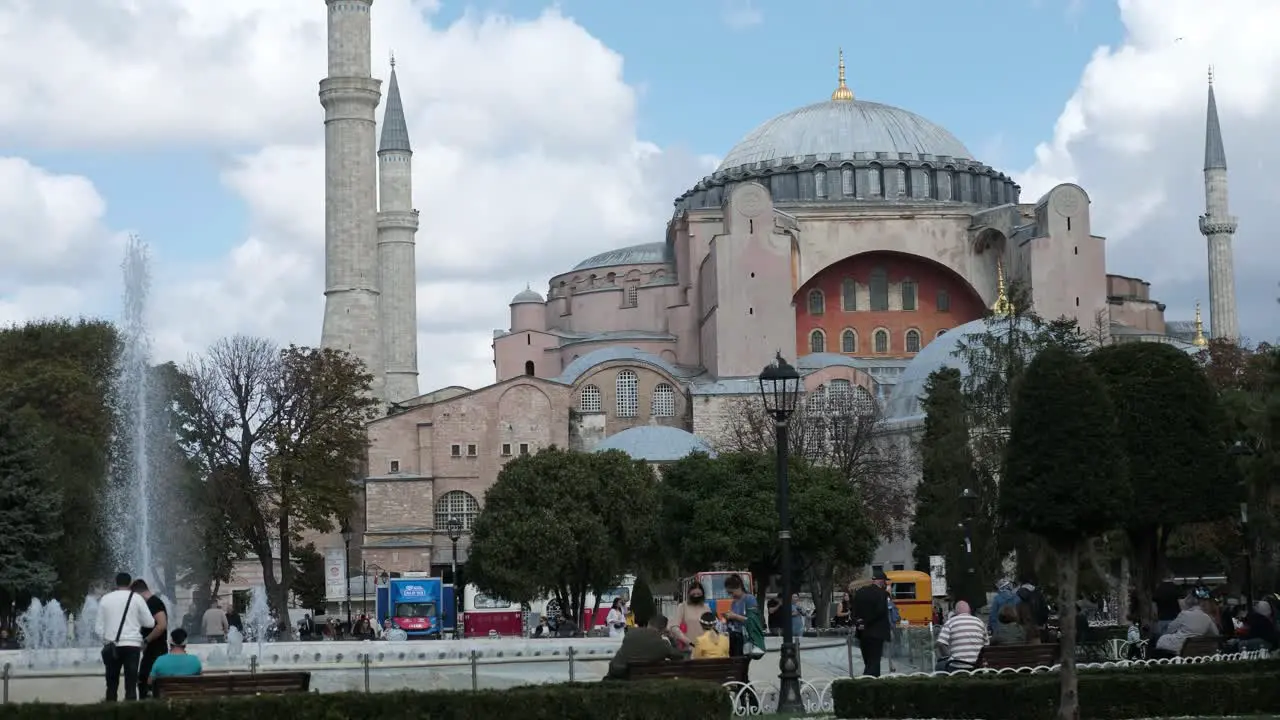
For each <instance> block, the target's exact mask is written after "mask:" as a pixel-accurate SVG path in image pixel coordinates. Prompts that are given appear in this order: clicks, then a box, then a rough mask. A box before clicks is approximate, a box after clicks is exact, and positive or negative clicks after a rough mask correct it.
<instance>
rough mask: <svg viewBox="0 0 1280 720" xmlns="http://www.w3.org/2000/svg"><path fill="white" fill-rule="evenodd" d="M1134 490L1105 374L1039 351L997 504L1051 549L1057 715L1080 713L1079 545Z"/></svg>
mask: <svg viewBox="0 0 1280 720" xmlns="http://www.w3.org/2000/svg"><path fill="white" fill-rule="evenodd" d="M1131 497H1132V494H1131V490H1130V486H1129V480H1128V476H1127V473H1126V466H1125V456H1124V450H1123V447H1122V445H1121V442H1120V439H1119V436H1118V433H1117V429H1116V421H1115V411H1114V409H1113V407H1112V405H1111V401H1110V399H1109V398H1108V397H1107V391H1106V388H1105V387H1104V385H1103V384H1102V381H1101V380H1100V379H1099V378H1098V376H1097V375H1096V374H1095V373H1094V372H1093V370H1092V368H1090V367H1089V365H1088V364H1086V363H1085V361H1084V360H1083V359H1081V358H1079V357H1078V356H1076V355H1075V354H1073V353H1071V352H1069V351H1068V350H1066V349H1063V348H1060V347H1054V346H1051V347H1047V348H1045V349H1043V350H1041V351H1040V353H1039V354H1038V355H1037V356H1036V358H1035V359H1034V360H1033V361H1032V362H1031V363H1030V365H1029V366H1028V368H1027V370H1026V373H1025V375H1024V376H1023V378H1022V380H1021V383H1020V385H1019V387H1018V392H1017V395H1016V399H1015V402H1014V405H1013V408H1012V416H1011V422H1010V425H1009V442H1008V448H1007V454H1006V459H1005V467H1004V473H1003V474H1002V481H1001V484H1000V500H999V503H1000V504H999V508H1000V513H1001V515H1002V516H1003V517H1004V518H1005V519H1006V520H1007V522H1008V523H1009V524H1010V526H1012V527H1013V528H1015V529H1017V530H1021V531H1023V532H1026V533H1030V534H1033V535H1036V536H1038V537H1040V538H1041V539H1043V541H1044V542H1045V544H1046V545H1047V546H1048V547H1049V548H1050V549H1051V550H1052V551H1053V552H1054V554H1055V555H1056V556H1057V560H1058V578H1057V585H1058V617H1059V619H1060V626H1061V629H1062V641H1061V646H1062V671H1061V680H1062V693H1061V699H1060V703H1059V707H1058V717H1059V718H1061V719H1062V720H1077V719H1078V718H1079V716H1080V707H1079V697H1078V692H1077V678H1076V666H1075V650H1076V642H1075V641H1076V637H1075V636H1076V624H1075V620H1076V599H1077V589H1078V587H1077V586H1078V581H1079V575H1080V556H1081V550H1082V547H1083V546H1084V545H1085V544H1086V543H1087V542H1088V541H1089V540H1090V539H1091V538H1093V537H1096V536H1098V535H1101V534H1102V533H1105V532H1107V531H1109V530H1112V529H1114V528H1116V527H1117V526H1118V525H1119V524H1120V523H1121V522H1122V521H1123V519H1124V518H1125V512H1126V505H1127V504H1128V503H1129V501H1130V500H1131Z"/></svg>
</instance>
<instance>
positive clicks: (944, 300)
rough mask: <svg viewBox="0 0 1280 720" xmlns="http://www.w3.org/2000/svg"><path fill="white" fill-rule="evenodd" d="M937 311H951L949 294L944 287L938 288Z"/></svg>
mask: <svg viewBox="0 0 1280 720" xmlns="http://www.w3.org/2000/svg"><path fill="white" fill-rule="evenodd" d="M938 312H951V294H950V293H948V292H947V291H946V290H944V289H939V290H938Z"/></svg>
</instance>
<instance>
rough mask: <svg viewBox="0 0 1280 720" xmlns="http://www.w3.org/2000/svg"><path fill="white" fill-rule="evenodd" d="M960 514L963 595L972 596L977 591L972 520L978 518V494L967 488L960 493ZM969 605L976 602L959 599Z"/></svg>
mask: <svg viewBox="0 0 1280 720" xmlns="http://www.w3.org/2000/svg"><path fill="white" fill-rule="evenodd" d="M960 513H961V516H962V517H963V518H964V523H963V526H964V571H965V587H964V590H963V593H964V595H966V596H968V595H972V594H973V593H975V592H976V591H977V584H978V583H977V577H976V576H977V569H976V568H975V567H974V564H973V520H974V518H976V517H977V516H978V494H977V493H975V492H974V491H973V490H971V489H969V488H965V489H964V491H963V492H961V493H960ZM960 599H961V600H968V601H969V602H970V603H974V602H977V601H976V599H975V598H972V597H961V598H960Z"/></svg>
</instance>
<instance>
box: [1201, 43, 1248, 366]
mask: <svg viewBox="0 0 1280 720" xmlns="http://www.w3.org/2000/svg"><path fill="white" fill-rule="evenodd" d="M1235 232H1236V219H1235V218H1234V217H1232V216H1231V213H1230V211H1229V209H1228V207H1227V153H1226V151H1225V150H1223V148H1222V126H1221V125H1219V123H1218V102H1217V100H1215V99H1214V97H1213V68H1209V110H1208V114H1207V116H1206V119H1205V127H1204V215H1201V216H1200V233H1201V234H1202V235H1204V236H1205V239H1206V240H1208V243H1209V331H1210V333H1211V335H1212V337H1214V338H1215V339H1217V338H1222V339H1225V340H1231V341H1235V340H1238V339H1240V322H1239V319H1238V318H1237V316H1236V278H1235V262H1234V260H1233V259H1232V255H1231V238H1232V236H1233V235H1235Z"/></svg>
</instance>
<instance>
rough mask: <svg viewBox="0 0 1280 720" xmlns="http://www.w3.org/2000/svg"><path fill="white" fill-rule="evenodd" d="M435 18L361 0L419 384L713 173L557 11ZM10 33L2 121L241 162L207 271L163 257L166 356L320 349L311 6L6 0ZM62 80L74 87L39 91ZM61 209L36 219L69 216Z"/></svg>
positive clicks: (6, 129)
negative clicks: (225, 239) (270, 347)
mask: <svg viewBox="0 0 1280 720" xmlns="http://www.w3.org/2000/svg"><path fill="white" fill-rule="evenodd" d="M431 10H432V7H431V6H430V5H428V4H425V3H423V2H416V1H413V0H378V1H377V3H376V4H375V5H374V8H373V21H374V40H373V62H374V74H375V76H381V77H383V78H384V79H385V77H386V74H387V67H386V58H387V57H388V56H389V54H390V51H391V50H392V49H394V50H395V54H396V59H397V68H398V75H399V80H400V87H401V92H402V96H403V98H404V102H405V106H406V113H407V115H408V121H409V130H410V135H411V137H412V139H413V142H414V149H415V155H414V184H415V188H414V190H415V192H414V195H415V198H414V199H415V205H416V206H417V207H418V208H419V209H420V210H421V213H422V214H421V230H420V231H419V233H418V270H419V278H420V289H419V303H418V304H419V318H420V327H421V330H422V333H421V341H420V346H421V350H420V365H421V371H422V387H423V389H424V390H430V389H433V388H436V387H440V386H443V385H448V384H464V385H470V386H475V385H479V384H484V383H487V382H491V381H492V378H493V366H492V362H491V357H490V350H489V345H490V343H491V342H492V331H493V329H494V328H497V327H505V326H506V325H507V322H508V310H507V302H508V300H509V299H510V297H511V296H512V295H513V294H515V293H516V292H517V291H518V290H520V289H522V288H523V287H524V285H525V283H526V282H529V283H532V284H533V286H534V287H535V288H539V287H544V286H545V283H546V280H547V278H548V277H549V276H550V275H551V274H553V273H555V272H559V271H563V270H564V269H566V268H567V267H570V266H572V264H573V263H575V262H577V261H578V260H580V259H582V258H583V257H586V256H588V255H591V254H594V253H596V252H600V251H602V250H605V249H608V248H611V247H615V246H618V245H624V244H630V243H635V242H646V241H652V240H660V239H661V238H662V237H663V231H662V227H663V222H664V221H665V219H666V218H667V217H669V214H670V212H671V199H672V198H673V197H674V196H675V195H676V194H678V193H679V192H680V191H682V190H684V189H685V188H687V187H689V186H691V185H692V184H693V183H694V182H696V181H697V179H699V178H700V177H701V176H702V175H704V174H706V173H707V172H709V171H710V170H711V169H712V168H713V167H714V165H713V164H711V163H710V162H709V161H708V159H707V158H703V157H695V156H693V155H691V154H688V153H683V152H680V151H678V150H664V149H660V148H657V147H655V146H653V145H651V144H648V143H646V142H644V141H643V140H642V139H640V138H638V137H637V134H636V102H637V99H636V91H635V90H634V89H633V88H631V87H629V86H628V85H627V84H626V83H625V82H623V80H622V58H621V57H620V56H619V55H617V54H616V53H614V52H613V51H611V50H609V49H608V48H606V47H605V46H604V45H602V44H601V43H600V42H599V41H598V40H596V39H595V38H593V37H592V36H591V35H590V34H589V33H587V32H586V31H585V30H584V29H583V28H581V27H580V26H578V25H576V24H575V23H574V22H572V21H571V20H569V19H566V18H564V17H563V16H561V15H560V14H558V13H557V12H555V11H548V12H547V13H545V14H543V15H542V16H540V17H538V18H536V19H533V20H527V21H520V20H514V19H510V18H505V17H499V16H487V15H475V14H468V15H466V16H464V17H463V18H462V19H461V20H459V21H458V22H456V23H454V24H452V25H449V26H448V27H441V26H438V25H433V24H432V23H431V22H430V20H431V16H430V11H431ZM18 24H21V26H23V27H24V28H28V31H27V32H25V33H24V34H23V35H22V36H21V37H19V38H17V40H18V42H16V43H14V44H8V43H6V44H5V45H4V46H0V93H3V94H4V95H5V96H6V97H7V98H9V99H10V100H11V101H10V102H7V103H6V104H5V106H4V108H0V132H3V133H6V134H7V135H8V136H11V137H16V138H21V139H23V140H25V141H26V142H28V143H29V144H31V145H33V146H48V147H56V148H59V149H65V148H77V147H92V146H97V147H106V148H123V149H125V150H129V149H133V148H140V147H157V146H159V147H163V146H183V147H190V146H202V147H208V148H214V149H217V150H219V151H221V152H224V153H231V154H232V155H233V157H234V160H233V161H232V162H230V163H229V164H228V165H227V167H226V168H225V171H224V173H223V177H222V180H223V183H224V185H225V186H226V187H227V188H228V189H229V190H231V191H232V192H233V193H235V194H236V195H238V196H239V197H241V198H243V200H244V202H245V204H246V207H247V209H248V211H249V218H250V226H251V228H250V232H251V234H250V236H249V237H248V238H245V239H244V240H243V241H242V242H240V243H239V244H238V245H237V246H236V247H235V248H234V249H233V251H232V252H231V253H230V254H229V255H228V256H226V257H224V258H223V259H221V260H220V261H216V262H212V263H204V264H201V265H185V264H183V263H181V262H177V261H175V260H174V259H172V258H167V257H165V254H164V249H163V247H161V248H157V252H156V253H155V255H156V263H157V265H158V267H157V270H156V272H155V275H156V283H155V285H156V288H155V296H156V297H155V303H154V305H155V310H154V315H155V325H156V347H157V350H158V352H159V353H160V354H161V355H163V356H164V357H171V358H181V357H183V356H185V355H186V354H187V353H189V352H192V351H198V350H200V349H201V348H203V347H204V346H205V345H207V344H208V343H209V342H211V341H212V340H214V339H216V338H217V337H219V336H222V335H226V334H230V333H235V332H241V333H249V334H260V335H266V336H269V337H273V338H275V339H277V340H280V341H281V342H300V343H315V342H317V341H318V339H319V333H320V318H321V312H322V308H323V297H322V295H321V292H322V290H323V248H324V206H323V203H324V187H323V176H324V175H323V162H324V153H323V147H322V141H323V124H322V118H323V114H322V110H321V108H320V106H319V101H318V99H317V96H316V91H317V83H318V81H319V80H320V78H321V77H322V76H323V75H324V74H325V65H326V62H325V52H326V38H325V34H324V29H325V14H324V8H323V5H322V4H320V3H318V2H316V0H279V1H278V2H273V3H266V2H260V3H254V2H250V3H208V2H205V0H92V1H91V2H87V3H86V2H82V1H79V0H78V2H76V3H75V4H72V3H71V2H70V1H69V0H47V1H46V2H45V3H40V4H24V5H22V6H21V7H15V6H13V4H12V3H3V2H0V28H3V27H5V26H6V25H9V26H16V25H18ZM47 47H58V48H60V53H59V62H58V63H47V64H42V65H38V66H36V67H34V68H32V67H31V66H30V64H29V60H30V58H31V57H38V56H40V55H41V54H42V51H41V50H40V48H47ZM18 68H22V69H23V72H25V73H26V74H25V75H23V74H22V73H19V72H17V70H18ZM72 78H75V82H74V87H76V88H78V89H80V90H82V92H81V91H78V92H75V93H56V92H52V91H51V89H53V88H59V87H70V86H72V85H71V84H70V83H71V79H72ZM384 90H385V86H384ZM103 108H110V109H111V111H110V112H103ZM86 117H92V118H94V122H92V123H86V122H83V119H84V118H86ZM380 118H381V108H380V109H379V119H380ZM0 172H2V171H0ZM2 181H3V175H2V174H0V182H2ZM81 182H82V183H83V188H87V192H90V193H92V186H91V185H89V184H88V183H87V182H84V181H81ZM2 187H3V185H0V188H2ZM46 194H47V193H46ZM92 198H93V199H94V200H95V202H87V203H84V205H85V208H81V210H82V211H83V214H86V215H87V217H89V218H90V220H92V221H93V223H91V225H93V226H94V227H98V226H99V225H100V218H101V215H102V209H103V204H102V201H101V198H99V197H97V195H96V194H94V195H93V196H92ZM3 203H4V200H3V199H0V210H3ZM95 203H96V204H95ZM28 204H34V205H37V206H38V203H28ZM54 210H55V209H52V208H51V209H50V212H48V213H47V217H45V216H41V217H45V221H46V222H50V223H52V222H54V220H56V219H58V218H59V215H63V217H62V218H61V221H62V222H67V223H69V222H72V221H75V220H76V218H78V217H80V215H77V214H74V213H73V214H64V213H59V212H56V211H54ZM3 232H4V229H2V228H0V249H3V248H5V247H6V245H5V243H4V241H3V239H2V238H4V235H3V234H2V233H3ZM99 232H101V231H100V230H99ZM82 234H83V233H82ZM76 237H80V235H77V236H76ZM114 257H118V255H117V256H114ZM114 257H113V261H112V262H110V263H108V266H109V267H108V269H107V273H106V274H107V276H108V277H110V278H112V279H114V277H115V276H116V274H117V273H116V266H117V265H118V262H117V261H115V259H114ZM34 263H35V261H34V260H29V259H28V260H26V261H24V265H30V266H31V267H48V268H53V269H56V270H57V271H58V273H59V274H60V275H61V276H63V277H65V278H66V279H67V281H68V282H74V280H75V275H76V273H75V272H73V271H72V270H70V269H68V267H66V266H64V265H60V264H50V263H49V262H48V261H44V264H43V265H40V266H37V265H35V264H34ZM23 293H25V295H23V294H19V293H17V292H6V291H5V289H4V288H3V287H0V302H3V303H7V304H0V321H2V320H4V319H5V318H6V317H7V318H9V319H11V320H12V319H17V318H21V317H25V316H33V315H44V314H55V313H57V312H62V310H61V308H63V307H73V308H74V307H75V305H76V303H75V301H73V300H71V299H64V301H63V302H62V303H61V304H57V303H53V304H50V303H49V302H47V300H46V299H44V297H45V296H40V297H36V296H33V295H31V292H30V291H29V290H27V289H24V290H23ZM53 308H58V309H56V310H55V309H53ZM81 309H88V310H96V309H98V308H95V307H92V306H82V308H81Z"/></svg>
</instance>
